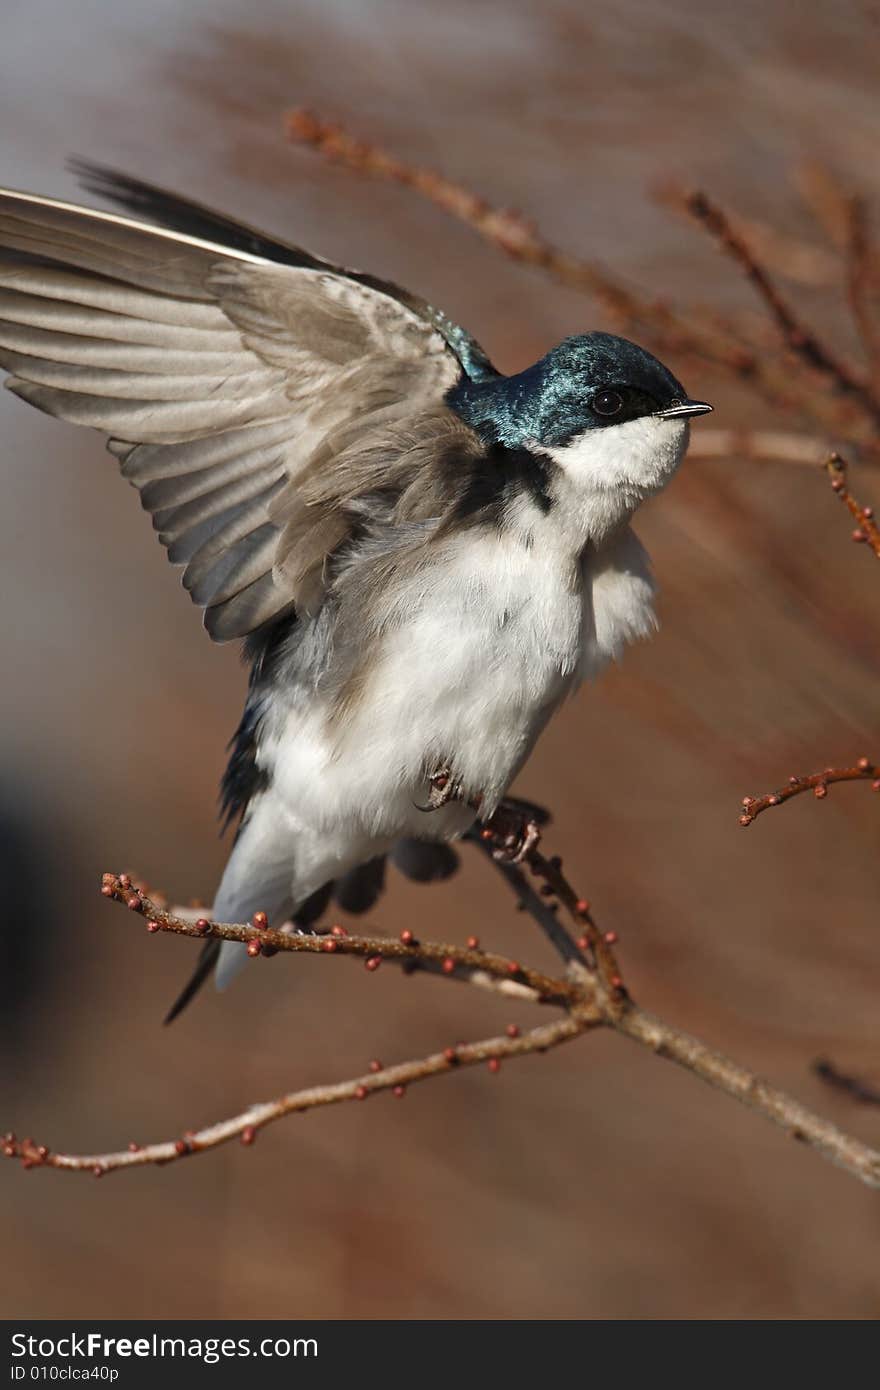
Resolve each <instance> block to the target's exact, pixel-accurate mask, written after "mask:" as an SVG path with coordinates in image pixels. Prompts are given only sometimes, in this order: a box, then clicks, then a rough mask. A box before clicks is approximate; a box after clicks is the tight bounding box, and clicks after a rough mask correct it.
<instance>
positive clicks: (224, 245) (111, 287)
mask: <svg viewBox="0 0 880 1390" xmlns="http://www.w3.org/2000/svg"><path fill="white" fill-rule="evenodd" d="M87 177H88V179H89V182H90V184H91V185H92V186H93V187H98V186H100V191H102V192H104V193H108V194H110V195H111V196H115V197H117V198H118V199H119V200H121V201H123V202H127V203H128V204H129V205H131V206H135V207H137V208H138V209H139V210H142V211H147V212H149V213H150V214H151V215H154V216H159V217H161V218H162V220H163V221H164V222H166V223H167V224H170V225H167V226H165V227H151V226H147V225H145V224H142V223H138V222H135V221H132V220H130V219H129V218H127V217H121V216H118V215H116V214H109V213H102V212H95V211H92V210H89V209H84V208H79V207H75V206H72V205H70V204H66V203H61V202H57V201H54V200H51V199H45V198H38V197H35V196H32V195H28V194H21V193H14V192H0V366H2V367H4V368H5V369H6V370H7V371H8V372H9V373H10V379H9V381H8V382H7V385H8V386H9V387H10V389H11V390H13V391H14V392H15V393H16V394H17V395H19V396H21V397H22V398H23V399H24V400H27V401H29V402H31V404H33V405H36V406H37V407H38V408H39V409H41V410H44V411H46V412H48V413H49V414H52V415H56V416H59V417H60V418H62V419H65V420H70V421H72V422H74V423H76V424H82V425H87V426H90V427H92V428H95V429H99V430H102V431H103V432H104V433H105V434H106V435H107V436H108V437H109V447H110V449H111V451H112V452H113V453H114V454H116V455H117V457H119V458H120V460H121V461H122V473H123V475H124V476H125V477H126V478H128V479H129V480H130V481H131V482H132V483H133V484H134V485H135V486H136V487H137V488H138V490H139V492H140V495H141V500H142V502H143V505H144V506H145V507H146V508H147V509H148V510H149V511H150V512H151V514H152V517H153V523H154V526H155V527H156V530H157V531H158V532H159V538H160V540H161V542H162V544H163V545H164V546H165V547H166V548H167V550H168V554H169V558H170V559H171V560H172V561H173V562H175V563H177V564H181V565H184V566H185V569H184V575H183V582H184V585H185V587H186V588H187V589H188V590H189V592H190V595H191V597H192V598H193V600H194V601H195V602H196V603H197V604H199V605H200V606H201V607H202V608H204V610H205V625H206V627H207V629H208V631H209V633H210V635H211V636H212V637H213V638H215V640H218V641H225V640H228V639H230V638H235V637H242V636H245V635H247V634H248V633H251V632H253V631H255V630H256V629H258V628H260V627H262V626H263V625H264V624H265V623H267V622H269V621H270V620H272V619H274V618H275V617H277V616H278V615H279V614H280V613H282V612H285V611H287V610H290V609H291V608H292V607H294V605H295V603H296V599H297V584H296V581H297V579H298V578H299V579H301V578H302V576H303V573H304V572H305V569H306V568H307V566H304V565H303V564H301V563H300V561H299V559H298V558H297V555H296V554H293V553H290V552H291V549H292V548H294V547H297V546H302V545H303V544H304V542H305V544H306V548H307V550H308V551H309V555H310V563H311V564H312V567H313V568H314V557H315V555H317V556H319V557H320V555H322V554H324V555H326V554H329V553H330V552H331V551H332V550H333V549H334V548H335V547H336V546H337V545H339V544H340V543H341V542H342V541H343V540H344V539H345V535H346V533H347V532H346V525H347V523H346V522H345V520H344V518H342V517H341V516H340V517H334V515H333V514H332V511H331V512H330V513H329V514H328V511H327V509H326V508H325V509H323V510H322V511H321V512H320V516H318V514H317V513H316V515H315V526H313V527H312V528H311V532H310V533H309V526H308V525H304V523H303V516H302V506H301V504H300V503H299V502H298V489H297V479H298V478H300V477H303V476H305V475H306V474H308V473H310V472H311V473H314V471H315V469H316V468H319V467H320V466H321V465H322V463H323V462H327V461H328V460H330V459H332V457H333V453H334V445H333V441H334V440H335V439H337V438H339V439H340V440H341V439H344V438H346V437H350V434H351V429H352V427H358V428H359V427H360V426H366V425H367V424H368V423H369V421H370V420H371V419H377V420H378V419H382V420H384V421H390V422H392V423H402V422H405V421H406V420H407V418H410V417H412V416H413V415H415V416H418V414H419V412H421V411H430V410H431V409H432V408H436V406H437V405H438V404H439V403H440V402H441V401H442V397H443V395H444V394H445V392H446V391H447V390H448V389H449V387H450V386H451V385H453V384H454V382H455V381H456V380H457V379H458V378H459V377H460V375H461V373H462V371H466V372H468V374H473V375H475V376H478V375H485V374H487V373H491V372H492V370H493V369H492V368H491V366H490V365H489V364H488V362H487V360H486V359H485V356H484V355H483V354H482V353H481V352H480V350H479V348H478V347H477V345H476V344H473V342H472V340H471V339H469V338H468V336H467V335H466V334H464V333H463V331H462V330H460V329H456V328H455V325H451V324H449V322H448V321H447V320H445V319H444V318H443V316H442V315H440V314H438V313H437V312H436V311H434V310H432V309H430V307H429V306H427V305H425V304H424V303H423V302H422V301H419V300H416V299H414V298H412V297H410V296H408V295H406V294H405V293H404V292H403V291H398V290H396V289H395V288H394V287H393V286H389V285H386V284H384V283H383V282H380V281H375V280H371V279H370V277H367V276H364V275H360V274H358V273H356V272H347V271H343V270H341V269H340V268H338V267H335V266H330V265H327V264H325V263H324V262H321V261H318V260H316V258H314V257H311V256H309V255H308V254H307V253H305V252H299V251H297V250H296V249H295V248H292V247H286V246H284V245H283V244H282V243H278V242H273V241H272V240H271V239H269V238H267V237H264V236H262V235H261V234H260V233H258V232H254V231H251V229H249V228H246V227H242V226H239V225H238V224H236V223H233V222H231V221H230V220H229V219H227V218H224V217H222V216H221V215H219V214H214V213H211V212H209V211H208V210H207V209H203V208H199V207H196V206H195V205H193V204H190V203H186V202H184V201H182V200H179V199H174V198H173V197H172V196H171V195H168V194H164V193H162V192H161V190H157V189H152V188H150V187H149V186H148V185H145V184H140V183H137V182H136V181H134V180H127V179H124V178H123V177H122V176H118V175H112V174H108V173H106V172H104V171H99V170H96V169H93V168H89V169H88V170H87ZM375 482H376V480H372V484H371V485H375ZM310 519H311V518H310V514H308V515H307V517H306V522H310ZM315 528H317V531H316V529H315Z"/></svg>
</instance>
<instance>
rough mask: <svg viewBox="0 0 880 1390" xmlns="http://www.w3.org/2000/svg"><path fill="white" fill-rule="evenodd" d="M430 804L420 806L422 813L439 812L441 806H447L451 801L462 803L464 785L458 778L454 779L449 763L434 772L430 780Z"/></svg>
mask: <svg viewBox="0 0 880 1390" xmlns="http://www.w3.org/2000/svg"><path fill="white" fill-rule="evenodd" d="M428 786H429V787H430V791H429V792H428V804H427V806H419V807H418V809H419V810H420V811H439V810H440V807H441V806H446V805H447V804H448V803H449V802H450V801H461V799H462V785H461V782H460V781H459V780H458V778H457V777H454V776H453V774H452V770H451V768H450V767H449V765H448V764H447V763H444V764H443V765H442V766H441V767H439V768H438V769H437V771H436V772H432V773H431V775H430V777H429V778H428Z"/></svg>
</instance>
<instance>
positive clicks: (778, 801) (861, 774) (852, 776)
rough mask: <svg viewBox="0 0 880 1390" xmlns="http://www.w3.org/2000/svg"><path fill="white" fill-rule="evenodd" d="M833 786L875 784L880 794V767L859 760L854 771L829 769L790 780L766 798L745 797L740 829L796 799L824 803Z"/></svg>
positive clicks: (836, 768)
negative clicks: (803, 796)
mask: <svg viewBox="0 0 880 1390" xmlns="http://www.w3.org/2000/svg"><path fill="white" fill-rule="evenodd" d="M832 782H871V783H873V790H874V791H875V792H880V767H878V766H877V764H876V763H872V762H871V760H870V759H869V758H859V760H858V762H857V763H856V764H855V766H854V767H826V768H825V769H824V771H823V772H811V773H810V774H809V776H806V777H789V779H788V781H787V782H786V784H785V786H783V787H777V789H776V790H775V791H772V792H766V793H765V794H764V796H744V797H743V799H742V812H741V814H740V818H739V823H740V825H751V823H752V821H753V820H754V819H755V818H756V817H757V816H759V815H760V814H761V812H762V811H767V810H769V809H770V807H771V806H781V805H782V803H783V801H790V800H791V798H792V797H793V796H800V795H801V794H802V793H803V792H810V791H811V792H812V793H813V795H814V796H815V797H816V799H817V801H824V799H825V797H826V796H827V795H828V788H829V786H830V785H831V783H832Z"/></svg>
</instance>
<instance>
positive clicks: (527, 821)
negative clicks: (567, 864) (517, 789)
mask: <svg viewBox="0 0 880 1390" xmlns="http://www.w3.org/2000/svg"><path fill="white" fill-rule="evenodd" d="M483 828H484V830H488V831H489V832H490V833H491V838H492V842H493V844H492V858H493V859H498V860H501V861H502V862H503V863H505V864H521V863H522V862H523V860H524V859H527V858H528V857H529V855H530V854H531V852H532V850H534V849H537V847H538V845H539V844H540V843H541V827H540V824H539V823H538V820H537V819H536V817H535V816H534V815H532V814H531V812H530V809H525V807H524V806H523V805H522V804H520V803H517V802H512V801H502V802H501V804H500V806H499V807H498V808H497V810H495V811H493V813H492V815H491V816H489V818H488V820H487V821H486V823H485V825H484V827H483ZM486 838H489V837H488V836H487V837H486Z"/></svg>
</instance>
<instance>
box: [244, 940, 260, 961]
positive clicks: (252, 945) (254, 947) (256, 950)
mask: <svg viewBox="0 0 880 1390" xmlns="http://www.w3.org/2000/svg"><path fill="white" fill-rule="evenodd" d="M245 949H246V950H247V953H248V955H249V956H250V957H251V959H252V960H254V959H255V958H256V957H257V956H258V955H259V954H260V943H259V941H249V942H248V944H247V947H246V948H245Z"/></svg>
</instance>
